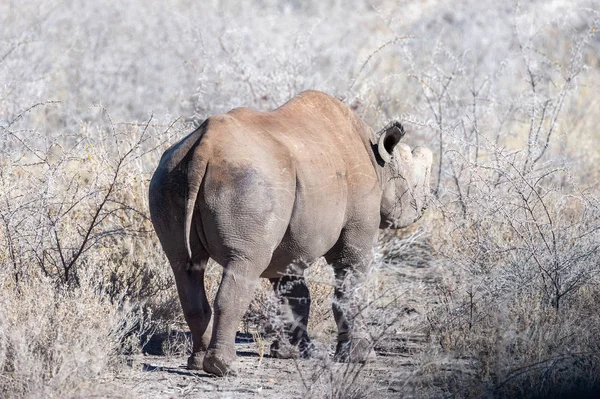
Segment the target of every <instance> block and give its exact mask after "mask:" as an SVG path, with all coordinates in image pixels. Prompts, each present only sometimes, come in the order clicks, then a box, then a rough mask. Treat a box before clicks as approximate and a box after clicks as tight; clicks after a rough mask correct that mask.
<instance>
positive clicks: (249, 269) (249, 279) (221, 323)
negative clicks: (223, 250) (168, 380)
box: [203, 260, 264, 377]
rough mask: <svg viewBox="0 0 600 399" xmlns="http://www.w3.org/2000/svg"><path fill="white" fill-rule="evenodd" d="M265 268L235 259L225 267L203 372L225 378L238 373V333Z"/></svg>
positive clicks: (216, 299)
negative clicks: (236, 335) (235, 368)
mask: <svg viewBox="0 0 600 399" xmlns="http://www.w3.org/2000/svg"><path fill="white" fill-rule="evenodd" d="M263 269H264V267H262V266H261V265H257V264H255V263H254V262H250V261H241V260H235V261H232V262H229V263H228V264H227V265H226V266H225V267H224V268H223V279H222V280H221V285H220V286H219V291H218V292H217V297H216V298H215V306H214V328H213V334H212V338H211V341H210V345H209V346H208V350H207V351H206V355H205V356H204V362H203V368H204V371H206V372H208V373H211V374H214V375H216V376H219V377H222V376H225V375H235V374H236V372H235V370H234V368H233V362H234V361H235V359H236V354H235V333H236V332H237V327H238V325H239V323H240V320H241V319H242V316H243V315H244V313H245V312H246V309H248V306H249V305H250V302H251V301H252V298H253V297H254V290H255V288H256V286H257V283H258V280H259V275H260V273H261V272H262V270H263Z"/></svg>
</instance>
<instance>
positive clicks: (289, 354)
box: [271, 340, 300, 359]
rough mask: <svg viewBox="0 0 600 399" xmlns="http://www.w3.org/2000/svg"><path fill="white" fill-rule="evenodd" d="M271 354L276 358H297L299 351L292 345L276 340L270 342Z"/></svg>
mask: <svg viewBox="0 0 600 399" xmlns="http://www.w3.org/2000/svg"><path fill="white" fill-rule="evenodd" d="M271 356H273V357H276V358H277V359H298V358H299V357H300V351H299V350H298V347H296V346H294V345H291V344H288V343H282V342H281V341H279V340H276V341H273V343H272V344H271Z"/></svg>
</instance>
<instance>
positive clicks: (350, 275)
mask: <svg viewBox="0 0 600 399" xmlns="http://www.w3.org/2000/svg"><path fill="white" fill-rule="evenodd" d="M370 254H371V249H370V248H364V249H363V250H361V249H360V247H355V246H348V245H343V249H342V250H340V251H339V252H337V251H336V253H333V254H328V256H327V257H326V258H327V261H328V262H329V263H331V265H332V266H333V268H334V272H335V279H336V286H335V298H334V301H333V315H334V318H335V321H336V324H337V328H338V339H337V347H336V350H335V360H336V361H338V362H365V361H368V360H370V359H373V358H374V357H375V352H374V351H373V348H372V343H371V340H370V339H369V335H368V333H367V332H366V331H365V326H364V323H362V322H361V320H360V314H359V313H360V308H361V303H360V301H361V293H360V288H361V286H362V285H363V283H364V278H365V275H366V271H367V267H368V265H369V263H370V259H371V256H370Z"/></svg>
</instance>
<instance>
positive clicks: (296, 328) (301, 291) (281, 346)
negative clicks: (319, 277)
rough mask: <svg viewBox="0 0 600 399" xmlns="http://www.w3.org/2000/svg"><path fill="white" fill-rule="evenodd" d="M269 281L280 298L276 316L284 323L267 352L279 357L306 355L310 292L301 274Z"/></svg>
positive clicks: (287, 357)
mask: <svg viewBox="0 0 600 399" xmlns="http://www.w3.org/2000/svg"><path fill="white" fill-rule="evenodd" d="M270 280H271V284H272V285H273V290H274V291H275V294H276V295H277V296H278V297H279V299H280V300H281V311H280V316H281V317H283V319H284V322H285V326H284V331H283V332H282V333H283V334H282V336H280V337H279V339H277V340H275V341H274V342H273V344H272V345H271V355H272V356H274V357H277V358H280V359H290V358H298V357H302V358H307V357H310V338H309V337H308V329H307V328H308V316H309V314H310V292H309V291H308V286H307V285H306V281H305V280H304V277H299V276H284V277H280V278H272V279H270Z"/></svg>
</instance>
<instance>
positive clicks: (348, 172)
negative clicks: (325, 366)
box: [198, 92, 377, 274]
mask: <svg viewBox="0 0 600 399" xmlns="http://www.w3.org/2000/svg"><path fill="white" fill-rule="evenodd" d="M356 124H357V122H356V120H354V114H353V113H352V112H351V111H350V110H348V109H347V108H346V107H345V106H344V105H343V104H342V103H341V102H339V101H338V100H335V99H333V98H331V97H329V96H327V95H325V94H323V93H319V92H308V93H303V94H301V95H299V96H297V97H295V98H294V99H292V100H290V101H289V102H288V103H286V104H285V105H283V106H282V107H280V108H278V109H277V110H275V111H272V112H256V111H252V110H249V109H245V108H240V109H235V110H233V111H231V112H229V113H227V114H225V115H217V116H214V117H211V118H210V119H209V120H208V128H207V130H206V133H205V134H204V136H203V137H202V141H203V142H204V143H203V144H204V145H203V148H204V150H203V151H204V154H198V155H199V156H203V157H206V158H208V168H207V174H206V176H205V184H204V186H203V192H202V193H201V197H202V198H203V201H204V202H205V205H204V206H205V208H206V211H207V213H211V212H212V213H215V212H218V211H217V208H218V209H220V210H221V212H228V213H235V212H242V211H240V207H241V208H248V209H245V210H244V211H243V214H244V215H246V214H253V215H254V217H248V218H247V221H244V219H245V216H242V217H240V215H239V214H238V215H236V217H235V218H236V219H237V220H242V222H241V223H248V226H245V227H240V228H236V229H235V233H234V234H232V237H231V239H230V241H232V242H233V241H235V242H236V243H240V242H241V243H242V244H240V245H244V243H246V244H250V245H251V246H255V245H259V244H258V243H256V242H254V241H255V240H256V237H257V234H255V233H256V223H264V224H266V225H268V226H266V227H265V235H267V236H269V239H270V240H271V241H276V242H275V243H274V244H273V245H274V247H272V248H271V250H274V254H273V261H272V263H271V266H270V268H269V269H268V270H267V272H266V273H267V274H273V273H276V272H277V271H280V269H281V267H282V266H285V265H287V264H289V263H290V262H291V261H294V260H298V259H303V260H306V261H312V260H314V259H315V258H317V257H319V256H322V255H323V254H324V253H325V252H327V251H328V250H329V249H330V248H331V247H332V246H333V245H334V244H335V242H336V241H337V239H338V238H339V235H340V232H341V230H342V229H343V228H344V226H345V224H346V223H347V221H348V218H349V217H351V216H352V215H353V214H354V213H356V208H359V207H360V206H361V204H360V202H361V201H362V200H364V199H365V196H366V195H369V194H370V193H372V192H373V190H374V189H376V186H377V177H376V174H375V170H374V167H373V165H372V162H371V159H370V157H369V153H368V151H367V148H366V145H367V144H366V143H365V141H367V142H368V137H367V139H366V140H365V137H364V136H366V135H368V134H369V132H368V131H359V129H364V127H363V126H358V127H357V125H356ZM227 196H231V197H237V198H238V200H236V201H237V202H236V205H235V206H236V209H229V207H232V206H233V205H227V206H223V204H222V203H223V202H230V203H232V201H233V200H231V199H229V198H225V199H223V198H224V197H227ZM208 208H212V210H210V209H208ZM216 218H217V219H218V218H223V219H226V218H227V217H226V216H222V217H221V216H219V215H217V216H216ZM207 222H208V223H207ZM215 223H216V224H217V225H219V224H227V223H229V221H226V222H223V223H220V222H218V221H216V222H215V220H214V218H212V219H211V220H208V221H205V222H204V229H205V230H206V229H207V224H209V225H213V224H215ZM217 227H219V228H218V229H216V230H215V231H214V232H210V231H208V232H207V235H209V236H210V235H211V234H216V235H219V236H222V233H221V234H218V233H217V230H219V231H221V232H223V231H224V230H227V229H224V228H220V226H217ZM208 229H209V230H210V226H209V227H208ZM244 231H252V232H253V233H252V237H250V236H248V237H246V236H245V235H244V234H245V233H244ZM225 234H229V233H228V232H227V233H225ZM258 236H262V235H260V234H259V235H258ZM219 239H220V240H221V241H223V240H222V237H219ZM225 241H227V239H226V240H225ZM236 245H237V244H236ZM209 246H210V245H209ZM213 246H214V247H216V246H218V244H217V243H216V242H215V243H214V244H213ZM212 252H214V251H212Z"/></svg>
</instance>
